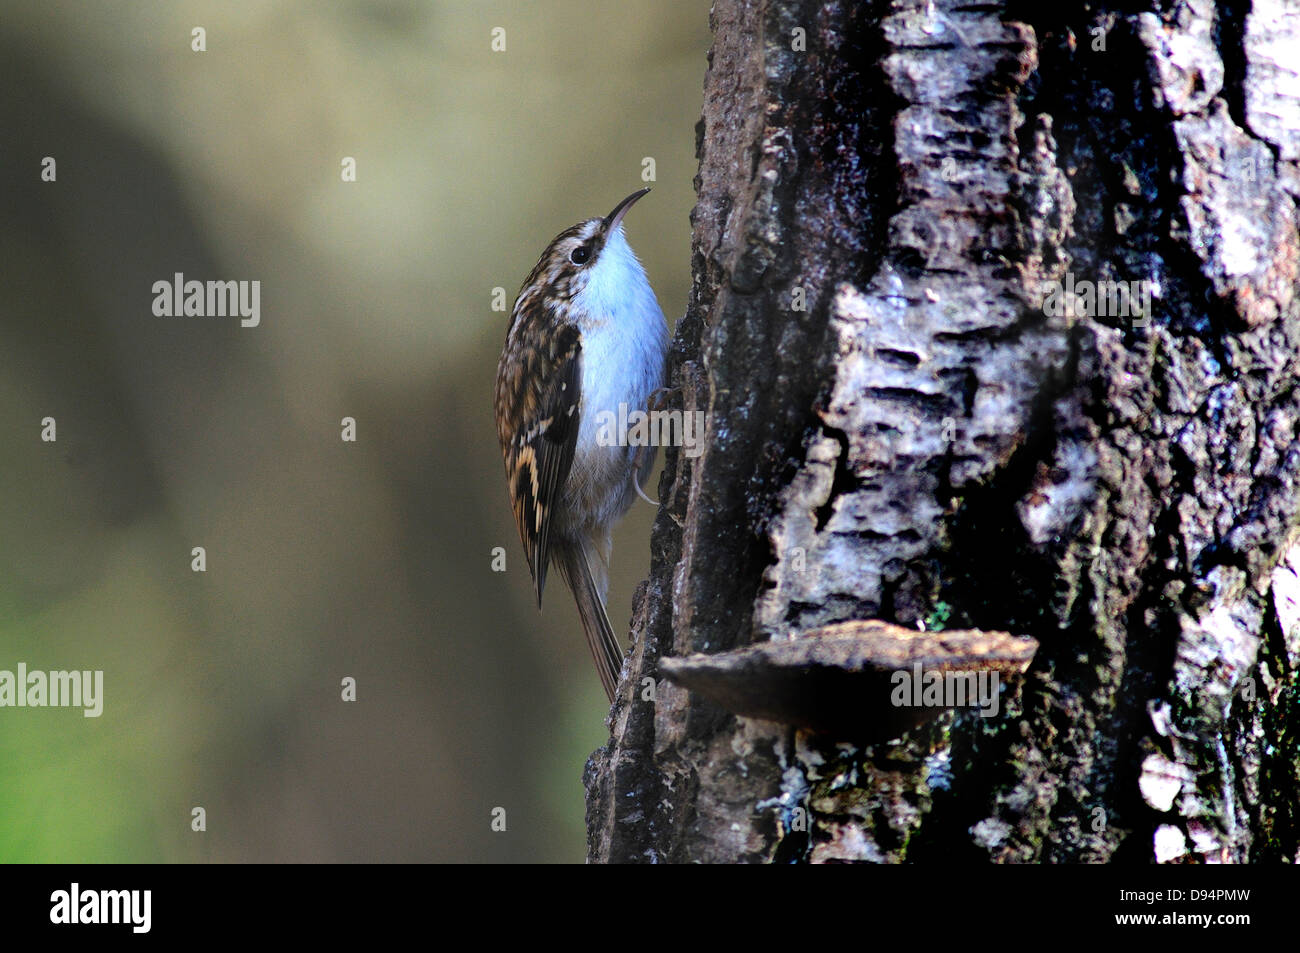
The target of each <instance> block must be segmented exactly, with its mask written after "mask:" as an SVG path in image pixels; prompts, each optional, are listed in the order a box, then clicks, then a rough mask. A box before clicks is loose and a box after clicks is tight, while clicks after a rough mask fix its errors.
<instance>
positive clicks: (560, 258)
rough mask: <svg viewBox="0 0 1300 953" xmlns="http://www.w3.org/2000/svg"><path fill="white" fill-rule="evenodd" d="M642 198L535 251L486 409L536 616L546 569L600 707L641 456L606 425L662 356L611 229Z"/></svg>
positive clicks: (615, 668) (638, 392)
mask: <svg viewBox="0 0 1300 953" xmlns="http://www.w3.org/2000/svg"><path fill="white" fill-rule="evenodd" d="M649 191H650V190H649V189H648V188H645V189H640V190H639V191H636V192H633V193H632V194H631V195H629V196H628V197H627V198H625V199H623V200H622V201H621V202H619V203H618V204H617V205H615V206H614V209H613V211H611V212H610V213H609V214H608V215H606V216H604V217H603V218H592V219H588V220H586V221H584V222H580V223H578V224H577V225H574V226H572V227H570V228H566V229H565V230H564V231H562V232H560V233H559V234H558V235H556V236H555V238H554V239H552V240H551V242H550V244H549V245H547V246H546V250H545V251H543V252H542V254H541V257H540V258H538V260H537V264H536V265H534V266H533V270H532V271H531V272H529V274H528V277H527V278H526V279H525V280H524V283H523V285H522V286H521V287H520V289H519V294H518V296H517V297H516V298H515V303H514V307H513V308H512V309H511V312H510V326H509V329H508V331H507V333H506V340H505V345H504V347H503V348H502V350H501V358H500V361H499V362H498V364H497V376H496V389H495V401H494V405H495V411H496V425H497V437H498V438H499V439H500V442H501V455H502V458H503V460H504V462H505V470H506V481H507V486H508V489H509V493H510V504H511V509H512V510H513V512H514V517H515V523H516V524H517V526H518V529H519V539H520V541H521V542H522V543H523V547H524V553H525V555H526V557H527V559H528V568H529V571H530V573H531V574H532V580H533V588H534V591H535V593H536V597H537V607H538V609H539V610H540V609H541V606H542V592H543V590H544V589H545V587H546V576H547V568H548V566H549V565H550V564H551V563H554V564H555V566H556V567H557V568H558V569H559V572H560V576H561V577H562V578H563V579H564V581H565V583H566V584H567V585H568V587H569V589H570V591H571V592H572V593H573V598H574V602H575V603H576V604H577V607H578V617H579V619H580V620H581V623H582V630H583V634H584V635H585V636H586V640H587V645H588V647H589V648H590V649H591V655H592V659H593V660H594V661H595V663H596V670H597V672H598V673H599V675H600V681H601V685H602V686H603V687H604V689H605V695H606V697H607V698H608V699H609V701H610V702H611V703H612V702H613V700H614V694H615V690H616V688H617V686H618V680H619V676H620V674H621V671H622V667H623V646H622V643H621V641H620V639H619V638H618V636H617V635H615V633H614V628H613V626H612V625H611V624H610V621H609V615H608V613H607V612H606V609H605V597H606V593H607V590H608V587H609V558H610V550H611V548H612V533H613V529H614V526H615V525H616V524H617V523H618V521H619V520H620V519H621V518H622V517H623V515H624V514H625V513H626V512H627V510H628V508H629V507H630V506H631V505H632V502H633V500H634V499H635V498H636V495H637V493H638V492H640V484H641V481H643V480H644V479H645V478H646V477H647V476H648V475H649V473H650V470H651V468H652V467H653V465H654V457H655V448H654V447H653V446H650V447H645V446H640V447H638V446H632V445H630V444H631V443H632V442H634V441H633V440H630V439H628V434H627V432H626V431H625V432H624V433H622V434H619V433H614V434H613V437H614V439H611V431H610V428H609V426H608V421H609V420H610V419H611V418H610V415H611V414H612V415H613V416H612V419H614V420H620V421H625V420H627V417H628V414H629V413H630V412H631V411H635V410H638V409H644V408H645V407H646V406H647V402H648V401H649V400H650V398H651V397H652V396H654V395H655V394H657V393H659V392H660V391H662V390H663V383H664V379H665V372H666V359H667V354H668V325H667V322H666V321H665V319H664V313H663V310H662V309H661V308H660V306H659V301H658V299H657V298H656V297H655V293H654V289H653V288H651V286H650V280H649V278H648V277H647V276H646V272H645V268H644V267H642V265H641V262H640V261H639V260H638V259H637V257H636V254H635V252H633V251H632V248H631V246H629V245H628V243H627V238H626V236H625V234H624V231H623V217H624V216H625V215H626V214H627V212H628V210H629V209H630V208H631V207H632V206H633V204H635V203H636V202H637V201H638V200H639V199H641V198H642V197H643V196H644V195H645V194H646V193H648V192H649ZM620 408H622V410H623V412H622V413H621V414H620ZM615 429H616V428H615Z"/></svg>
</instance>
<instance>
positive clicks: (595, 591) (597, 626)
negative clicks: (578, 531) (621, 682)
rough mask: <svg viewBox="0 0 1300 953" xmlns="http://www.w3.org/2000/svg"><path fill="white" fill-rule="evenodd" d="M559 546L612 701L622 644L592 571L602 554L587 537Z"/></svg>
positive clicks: (559, 560)
mask: <svg viewBox="0 0 1300 953" xmlns="http://www.w3.org/2000/svg"><path fill="white" fill-rule="evenodd" d="M556 550H557V551H556V554H555V555H556V560H555V562H556V565H558V566H559V569H560V574H561V575H563V576H564V581H565V582H566V583H567V584H568V586H569V588H570V589H571V590H573V598H574V600H575V601H576V602H577V604H578V617H579V618H580V619H581V620H582V632H583V634H584V635H585V636H586V637H587V647H588V648H590V649H591V657H592V659H593V661H595V663H596V671H597V672H599V673H600V683H601V685H603V686H604V687H605V694H606V695H608V696H609V700H610V701H611V702H612V701H613V700H614V689H615V688H616V687H617V686H618V676H619V673H620V672H621V671H622V670H623V647H622V645H621V644H619V640H618V636H617V635H615V634H614V627H613V626H612V625H610V623H609V615H608V614H607V613H606V612H605V599H604V594H603V593H602V592H601V588H602V587H601V586H600V584H599V583H598V582H597V577H596V575H595V574H594V573H593V571H592V560H594V559H595V560H598V559H600V556H599V554H598V553H596V551H595V547H594V546H593V545H591V544H590V543H587V542H585V541H584V542H582V543H580V544H575V545H572V546H560V547H556ZM601 566H602V567H603V563H602V564H601ZM602 578H603V574H602Z"/></svg>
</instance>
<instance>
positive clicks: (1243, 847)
mask: <svg viewBox="0 0 1300 953" xmlns="http://www.w3.org/2000/svg"><path fill="white" fill-rule="evenodd" d="M713 17H714V35H715V40H714V47H713V50H712V53H711V57H710V68H709V71H708V75H707V77H706V80H705V100H704V111H703V119H702V121H701V124H700V127H699V141H698V153H699V158H700V172H699V177H698V179H697V188H698V192H699V202H698V204H697V206H696V210H695V214H694V229H695V244H694V255H693V261H692V269H693V274H694V290H693V294H692V299H691V302H690V305H689V309H688V312H687V314H686V315H685V317H684V318H683V319H682V321H681V322H680V323H679V325H678V330H677V336H676V341H675V349H674V352H673V367H672V372H673V377H674V381H675V383H676V384H677V385H678V386H679V387H680V394H678V395H676V396H677V398H678V399H679V400H680V401H681V404H682V406H684V407H685V408H686V409H701V410H704V411H706V413H707V419H708V422H709V441H708V446H707V450H706V451H705V452H704V454H703V455H702V456H700V457H699V458H697V459H695V460H689V459H687V458H686V457H684V456H683V455H681V454H677V453H674V452H671V451H670V452H669V453H668V455H667V465H666V469H665V474H664V477H663V480H662V483H661V492H662V494H663V495H662V499H663V500H664V507H663V510H662V511H661V514H660V516H659V519H658V521H657V523H656V527H655V531H654V537H653V541H652V546H653V565H652V571H651V576H650V579H649V580H648V582H647V584H646V585H645V587H644V588H643V589H642V590H641V592H640V593H639V595H638V601H637V607H636V615H635V618H634V634H635V636H636V639H635V647H634V650H633V657H632V660H631V662H630V663H629V664H630V672H631V677H630V678H629V679H628V680H627V681H626V682H625V683H624V685H623V688H622V692H621V695H620V697H619V699H618V701H617V702H616V706H615V710H614V713H613V721H612V727H613V737H612V739H611V741H610V743H609V745H608V746H606V747H605V748H603V749H601V750H600V751H599V752H597V753H596V755H595V756H594V757H593V759H592V761H591V763H590V764H589V766H588V773H587V785H588V831H589V855H590V858H591V859H592V860H594V861H702V862H725V861H774V860H775V861H812V862H823V861H844V860H868V861H886V862H890V861H892V862H897V861H904V860H907V861H918V862H921V861H925V860H940V859H942V860H951V859H953V858H962V857H965V858H968V859H986V860H997V861H1089V862H1097V861H1102V862H1104V861H1129V862H1136V863H1147V862H1149V861H1151V860H1152V859H1157V860H1161V861H1175V860H1177V861H1235V862H1241V861H1278V860H1297V859H1300V858H1298V857H1297V850H1298V847H1300V817H1298V816H1297V806H1296V804H1295V799H1294V792H1295V791H1296V790H1297V788H1298V787H1300V753H1298V744H1297V732H1298V731H1300V712H1298V711H1297V686H1298V684H1300V679H1298V677H1297V668H1298V667H1300V626H1298V625H1297V622H1298V619H1300V575H1298V574H1300V551H1297V550H1294V549H1292V546H1293V544H1294V542H1295V535H1296V529H1297V525H1298V524H1300V487H1298V486H1297V483H1300V442H1298V441H1297V427H1298V426H1300V389H1298V388H1297V386H1296V382H1297V372H1298V371H1300V304H1298V303H1297V277H1298V268H1300V234H1298V232H1297V211H1296V207H1297V205H1296V203H1297V199H1300V166H1298V165H1297V162H1298V161H1300V96H1298V95H1297V92H1296V91H1297V90H1298V89H1300V72H1297V71H1298V70H1300V62H1298V61H1297V59H1296V57H1295V56H1294V50H1295V49H1296V46H1297V41H1298V40H1300V4H1297V3H1295V2H1291V0H1286V2H1284V0H1257V2H1256V3H1254V5H1253V7H1252V6H1251V5H1250V4H1247V3H1226V4H1221V5H1220V6H1219V8H1218V9H1217V11H1216V8H1215V6H1214V4H1212V3H1210V2H1208V0H1196V2H1179V3H1165V4H1160V5H1157V6H1151V7H1150V8H1148V9H1145V10H1144V9H1142V7H1141V5H1139V6H1137V7H1135V6H1133V5H1122V6H1121V5H1114V6H1107V5H1105V4H1102V5H1096V4H1083V3H1067V4H1065V5H1063V6H1062V5H1055V6H1050V5H1049V7H1048V8H1047V9H1046V10H1044V9H1040V5H1038V4H1032V3H1024V4H1000V3H992V2H989V3H976V4H972V3H959V2H934V3H927V2H925V0H920V2H892V3H880V2H877V3H857V2H851V0H850V2H844V3H835V2H831V3H812V2H797V0H716V2H715V4H714V12H713ZM800 30H802V31H804V33H803V36H805V37H806V43H805V45H804V46H803V48H802V49H801V48H800V42H799V37H800V34H799V32H798V31H800ZM1288 44H1289V46H1288ZM1288 51H1290V52H1288ZM1106 281H1116V282H1125V283H1128V282H1139V281H1145V282H1148V284H1147V285H1146V286H1145V287H1146V288H1148V289H1151V301H1150V307H1149V308H1148V309H1147V311H1146V313H1141V314H1131V313H1121V314H1116V313H1115V309H1114V307H1112V308H1111V309H1110V313H1105V312H1106V310H1107V309H1105V308H1102V307H1101V306H1100V305H1101V301H1100V299H1098V300H1097V301H1094V302H1092V303H1091V304H1089V303H1088V301H1087V299H1081V300H1080V301H1077V302H1076V305H1077V306H1075V307H1068V306H1067V307H1064V308H1061V307H1057V306H1055V305H1059V304H1060V295H1059V294H1056V295H1055V298H1054V290H1053V289H1055V290H1056V292H1059V290H1060V289H1061V288H1062V287H1067V288H1075V287H1078V288H1083V287H1085V285H1086V283H1088V282H1094V283H1097V282H1106ZM1134 287H1136V286H1134ZM1068 301H1069V299H1067V304H1068ZM1054 302H1055V305H1054ZM1110 303H1111V305H1112V306H1113V305H1115V304H1116V302H1115V301H1114V300H1112V301H1111V302H1110ZM871 618H881V619H885V620H888V621H892V622H897V623H900V624H903V625H909V626H910V625H916V624H922V625H929V626H931V627H934V626H935V625H947V626H948V627H953V628H956V627H962V628H965V627H971V628H978V629H985V630H994V629H996V630H1005V631H1007V632H1011V633H1016V634H1022V635H1027V636H1032V637H1033V638H1035V639H1037V641H1038V643H1039V645H1040V648H1039V651H1038V654H1037V656H1036V658H1035V659H1034V661H1033V663H1032V665H1031V667H1030V670H1029V672H1028V674H1027V675H1026V676H1025V678H1024V681H1023V683H1022V684H1021V685H1019V686H1018V688H1017V690H1016V691H1015V692H1013V693H1012V694H1010V695H1008V696H1007V698H1006V699H1005V702H1006V703H1005V704H1004V705H1003V706H1002V708H1001V710H1000V712H999V715H998V716H997V717H994V718H980V717H975V716H974V715H973V714H968V713H964V712H963V713H958V714H956V715H947V716H944V717H943V718H941V719H940V720H939V721H938V722H936V723H933V724H931V725H929V726H926V727H923V728H918V729H915V730H913V731H912V732H910V733H908V734H906V735H904V737H902V738H900V739H897V740H895V741H893V742H889V743H881V744H873V745H870V746H864V745H856V744H851V743H845V741H844V739H837V738H834V737H826V736H822V735H811V734H808V733H805V732H802V731H796V730H794V729H793V728H789V727H786V726H783V725H781V724H778V723H775V722H769V721H759V720H754V719H749V718H744V717H737V716H734V715H731V714H729V713H728V712H726V711H724V710H723V709H721V708H718V707H716V706H715V705H713V704H710V703H709V702H706V701H704V700H702V699H701V698H699V697H697V696H694V695H692V694H690V693H689V692H687V691H686V690H685V689H682V688H680V687H677V686H674V685H672V684H670V683H667V682H664V681H662V680H659V679H658V676H657V660H658V658H659V657H660V656H682V655H687V654H690V653H717V652H721V651H725V650H729V649H733V648H736V647H738V646H743V645H746V644H749V643H751V642H755V641H761V640H767V639H791V638H798V637H799V636H800V634H801V633H805V632H808V631H809V630H812V629H815V628H817V627H819V626H824V625H827V624H829V623H833V622H838V621H843V620H853V619H871ZM649 679H654V680H655V681H654V682H651V681H647V680H649Z"/></svg>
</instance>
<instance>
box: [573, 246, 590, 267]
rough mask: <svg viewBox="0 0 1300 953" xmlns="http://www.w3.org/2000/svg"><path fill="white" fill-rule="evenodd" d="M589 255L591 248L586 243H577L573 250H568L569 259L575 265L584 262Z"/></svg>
mask: <svg viewBox="0 0 1300 953" xmlns="http://www.w3.org/2000/svg"><path fill="white" fill-rule="evenodd" d="M590 257H591V249H590V248H588V247H587V246H586V245H579V246H578V247H577V248H575V249H574V250H573V251H571V252H569V261H571V262H573V263H574V264H575V265H582V264H586V261H587V259H588V258H590Z"/></svg>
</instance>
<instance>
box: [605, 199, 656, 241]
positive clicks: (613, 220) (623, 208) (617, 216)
mask: <svg viewBox="0 0 1300 953" xmlns="http://www.w3.org/2000/svg"><path fill="white" fill-rule="evenodd" d="M649 191H650V190H649V189H648V188H646V189H641V190H640V191H637V192H633V193H632V194H631V195H629V196H628V197H627V198H625V199H624V200H623V201H621V202H619V203H618V204H617V205H615V206H614V211H612V212H610V213H609V214H608V215H606V216H605V221H604V223H603V224H602V226H601V229H602V230H603V231H604V232H605V234H606V235H608V234H609V233H611V232H612V231H614V229H616V228H618V223H619V222H621V221H623V216H624V215H626V214H627V210H628V209H630V208H631V207H632V206H633V204H634V203H635V202H636V200H637V199H639V198H640V197H641V196H643V195H645V194H646V193H647V192H649Z"/></svg>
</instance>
